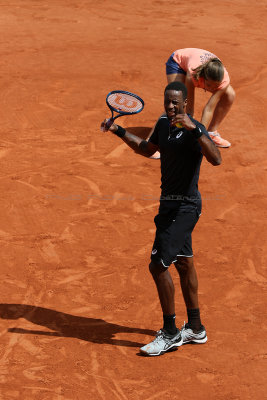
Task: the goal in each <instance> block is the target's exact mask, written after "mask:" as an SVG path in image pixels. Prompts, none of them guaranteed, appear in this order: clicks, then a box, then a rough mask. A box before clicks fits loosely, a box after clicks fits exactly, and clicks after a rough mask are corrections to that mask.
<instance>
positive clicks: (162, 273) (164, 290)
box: [149, 261, 175, 315]
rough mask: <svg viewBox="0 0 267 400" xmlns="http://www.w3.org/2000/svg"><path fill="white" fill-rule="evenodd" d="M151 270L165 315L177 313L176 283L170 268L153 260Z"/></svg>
mask: <svg viewBox="0 0 267 400" xmlns="http://www.w3.org/2000/svg"><path fill="white" fill-rule="evenodd" d="M149 270H150V272H151V274H152V276H153V279H154V282H155V284H156V286H157V290H158V295H159V300H160V304H161V308H162V311H163V314H164V315H173V314H175V305H174V292H175V290H174V285H173V280H172V277H171V275H170V273H169V270H168V268H165V267H163V265H161V264H154V263H153V262H152V261H151V263H150V265H149Z"/></svg>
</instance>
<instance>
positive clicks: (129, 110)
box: [102, 90, 145, 131]
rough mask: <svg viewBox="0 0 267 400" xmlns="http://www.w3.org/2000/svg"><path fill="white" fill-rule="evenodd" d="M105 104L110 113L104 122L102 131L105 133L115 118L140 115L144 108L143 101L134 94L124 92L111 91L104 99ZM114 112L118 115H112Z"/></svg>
mask: <svg viewBox="0 0 267 400" xmlns="http://www.w3.org/2000/svg"><path fill="white" fill-rule="evenodd" d="M106 103H107V106H108V107H109V109H110V111H111V118H109V120H108V121H107V122H106V124H105V127H103V128H102V130H104V131H107V130H108V129H109V128H110V127H111V125H112V124H113V122H114V121H115V119H116V118H119V117H122V116H123V115H132V114H138V113H140V112H141V111H142V110H143V108H144V105H145V103H144V101H143V100H142V99H141V97H139V96H137V95H136V94H134V93H130V92H125V91H124V90H113V91H112V92H109V94H108V95H107V97H106ZM114 112H116V113H117V114H118V115H114Z"/></svg>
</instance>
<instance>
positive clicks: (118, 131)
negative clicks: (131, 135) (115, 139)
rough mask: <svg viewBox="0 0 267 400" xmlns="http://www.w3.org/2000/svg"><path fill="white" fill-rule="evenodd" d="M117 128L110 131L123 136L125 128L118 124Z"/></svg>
mask: <svg viewBox="0 0 267 400" xmlns="http://www.w3.org/2000/svg"><path fill="white" fill-rule="evenodd" d="M117 127H118V129H117V130H116V132H112V133H114V135H117V136H119V137H120V138H123V137H124V136H125V133H126V129H124V128H122V127H121V126H120V125H117Z"/></svg>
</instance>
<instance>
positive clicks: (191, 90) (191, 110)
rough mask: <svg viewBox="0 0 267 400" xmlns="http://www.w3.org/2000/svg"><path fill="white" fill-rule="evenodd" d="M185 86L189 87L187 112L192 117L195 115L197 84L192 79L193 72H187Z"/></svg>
mask: <svg viewBox="0 0 267 400" xmlns="http://www.w3.org/2000/svg"><path fill="white" fill-rule="evenodd" d="M185 86H186V88H187V105H186V112H187V114H190V115H191V116H192V117H193V116H194V103H195V85H194V82H193V80H192V77H191V74H190V73H189V72H187V74H186V78H185Z"/></svg>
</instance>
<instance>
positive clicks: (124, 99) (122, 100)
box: [107, 93, 143, 113]
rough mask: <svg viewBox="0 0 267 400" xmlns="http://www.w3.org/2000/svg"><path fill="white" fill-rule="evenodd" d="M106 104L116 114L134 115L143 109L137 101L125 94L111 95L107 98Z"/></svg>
mask: <svg viewBox="0 0 267 400" xmlns="http://www.w3.org/2000/svg"><path fill="white" fill-rule="evenodd" d="M107 102H108V103H109V104H110V105H111V107H113V108H114V109H115V110H116V111H118V112H121V111H122V112H130V113H136V112H139V111H141V110H142V109H143V104H142V102H141V101H140V100H139V99H137V98H136V97H134V96H131V95H130V94H126V93H112V94H110V95H109V96H108V98H107Z"/></svg>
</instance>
